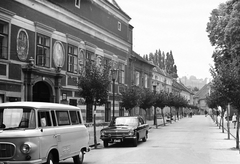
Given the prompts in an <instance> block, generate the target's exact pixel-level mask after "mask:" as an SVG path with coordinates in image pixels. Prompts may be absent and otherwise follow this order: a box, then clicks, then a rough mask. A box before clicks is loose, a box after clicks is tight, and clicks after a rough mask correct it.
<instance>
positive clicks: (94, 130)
mask: <svg viewBox="0 0 240 164" xmlns="http://www.w3.org/2000/svg"><path fill="white" fill-rule="evenodd" d="M96 108H97V104H96V102H94V113H93V133H94V148H95V149H96V148H97V135H96Z"/></svg>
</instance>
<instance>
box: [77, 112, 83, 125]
mask: <svg viewBox="0 0 240 164" xmlns="http://www.w3.org/2000/svg"><path fill="white" fill-rule="evenodd" d="M77 116H78V120H79V123H80V124H82V120H81V117H80V112H79V111H77Z"/></svg>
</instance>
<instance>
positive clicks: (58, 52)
mask: <svg viewBox="0 0 240 164" xmlns="http://www.w3.org/2000/svg"><path fill="white" fill-rule="evenodd" d="M64 52H65V51H64V48H63V45H62V43H61V42H59V41H56V42H55V43H54V46H53V62H54V64H55V66H56V67H62V66H63V64H64V60H65V56H64V54H65V53H64Z"/></svg>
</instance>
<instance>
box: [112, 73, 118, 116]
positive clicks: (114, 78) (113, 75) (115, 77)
mask: <svg viewBox="0 0 240 164" xmlns="http://www.w3.org/2000/svg"><path fill="white" fill-rule="evenodd" d="M111 73H112V81H113V84H112V87H113V116H112V119H114V117H115V81H116V79H117V73H118V70H117V69H112V70H111Z"/></svg>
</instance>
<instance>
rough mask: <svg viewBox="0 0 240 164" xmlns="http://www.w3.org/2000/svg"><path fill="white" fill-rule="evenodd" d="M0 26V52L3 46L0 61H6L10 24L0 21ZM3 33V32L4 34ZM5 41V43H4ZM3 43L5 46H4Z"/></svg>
mask: <svg viewBox="0 0 240 164" xmlns="http://www.w3.org/2000/svg"><path fill="white" fill-rule="evenodd" d="M0 24H1V25H2V28H3V30H2V31H0V38H1V36H2V37H3V39H0V40H2V43H1V44H0V51H3V46H4V45H5V44H6V45H5V51H6V52H5V54H6V55H3V52H1V53H0V59H4V60H8V58H9V55H8V51H9V31H10V30H9V28H10V24H9V22H7V21H4V20H0ZM4 31H5V32H4ZM4 40H5V41H4ZM4 43H5V44H4Z"/></svg>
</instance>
